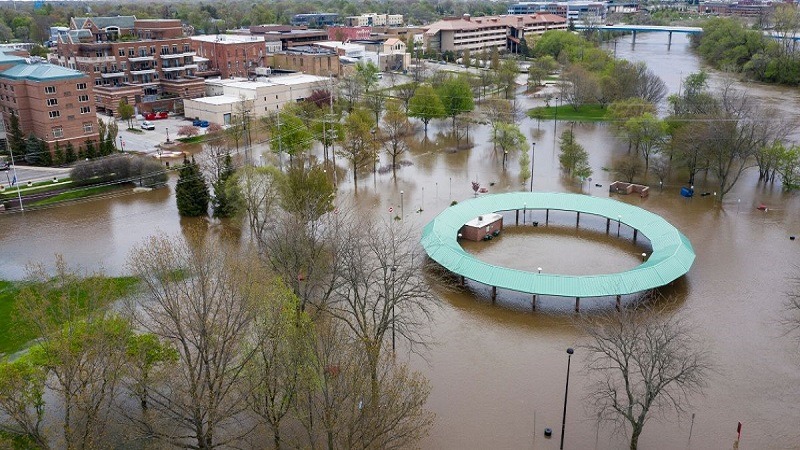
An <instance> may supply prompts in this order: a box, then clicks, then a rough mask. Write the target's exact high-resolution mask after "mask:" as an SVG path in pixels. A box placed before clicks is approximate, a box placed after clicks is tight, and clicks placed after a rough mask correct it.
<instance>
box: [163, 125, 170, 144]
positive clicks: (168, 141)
mask: <svg viewBox="0 0 800 450" xmlns="http://www.w3.org/2000/svg"><path fill="white" fill-rule="evenodd" d="M164 129H165V130H167V144H169V128H164Z"/></svg>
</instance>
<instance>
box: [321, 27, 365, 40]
mask: <svg viewBox="0 0 800 450" xmlns="http://www.w3.org/2000/svg"><path fill="white" fill-rule="evenodd" d="M370 35H372V27H328V40H329V41H342V42H344V41H355V40H359V39H369V38H370Z"/></svg>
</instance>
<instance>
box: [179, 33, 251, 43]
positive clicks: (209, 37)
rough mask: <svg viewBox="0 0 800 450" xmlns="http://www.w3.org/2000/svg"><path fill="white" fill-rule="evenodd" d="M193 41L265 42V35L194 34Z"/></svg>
mask: <svg viewBox="0 0 800 450" xmlns="http://www.w3.org/2000/svg"><path fill="white" fill-rule="evenodd" d="M191 39H192V40H193V41H202V42H218V43H220V44H242V43H247V42H264V35H261V34H259V35H246V34H206V35H203V36H192V37H191Z"/></svg>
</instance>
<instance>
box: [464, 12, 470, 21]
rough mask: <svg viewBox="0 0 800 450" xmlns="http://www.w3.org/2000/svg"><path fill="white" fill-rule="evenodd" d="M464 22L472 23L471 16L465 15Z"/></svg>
mask: <svg viewBox="0 0 800 450" xmlns="http://www.w3.org/2000/svg"><path fill="white" fill-rule="evenodd" d="M464 20H466V21H467V22H469V21H470V15H469V14H464Z"/></svg>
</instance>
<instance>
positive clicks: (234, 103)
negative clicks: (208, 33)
mask: <svg viewBox="0 0 800 450" xmlns="http://www.w3.org/2000/svg"><path fill="white" fill-rule="evenodd" d="M330 88H331V86H330V79H329V78H325V77H318V76H315V75H306V74H292V75H281V76H273V77H259V79H258V81H248V80H247V79H244V78H234V79H213V80H206V93H207V95H208V96H207V97H201V98H195V99H189V100H184V102H183V108H184V116H185V117H187V118H193V119H194V118H197V119H200V120H207V121H209V122H211V123H218V124H221V125H229V124H230V123H231V120H232V119H233V117H234V116H236V115H237V114H241V112H242V109H243V108H244V109H245V110H246V111H249V113H250V114H252V116H253V117H263V116H266V115H269V114H271V113H276V112H278V111H279V110H280V109H281V108H282V107H283V105H285V104H287V103H291V102H299V101H302V100H304V99H305V98H306V97H308V96H310V95H311V93H312V92H313V91H314V90H316V89H330Z"/></svg>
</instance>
